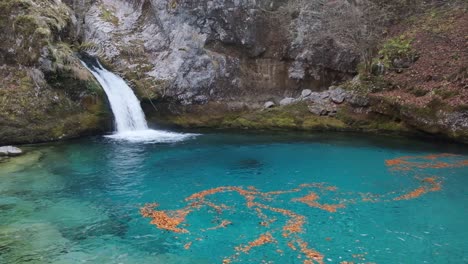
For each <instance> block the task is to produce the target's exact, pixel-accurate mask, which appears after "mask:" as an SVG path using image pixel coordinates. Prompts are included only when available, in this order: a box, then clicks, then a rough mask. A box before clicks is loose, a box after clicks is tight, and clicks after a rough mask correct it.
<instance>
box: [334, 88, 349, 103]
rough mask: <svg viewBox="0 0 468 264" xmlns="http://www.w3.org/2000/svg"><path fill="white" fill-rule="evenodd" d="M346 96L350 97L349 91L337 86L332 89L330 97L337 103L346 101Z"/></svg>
mask: <svg viewBox="0 0 468 264" xmlns="http://www.w3.org/2000/svg"><path fill="white" fill-rule="evenodd" d="M346 97H348V92H346V91H345V90H343V89H342V88H339V87H338V88H336V89H334V90H331V91H330V99H331V101H332V102H334V103H335V104H341V103H343V102H344V101H345V99H346Z"/></svg>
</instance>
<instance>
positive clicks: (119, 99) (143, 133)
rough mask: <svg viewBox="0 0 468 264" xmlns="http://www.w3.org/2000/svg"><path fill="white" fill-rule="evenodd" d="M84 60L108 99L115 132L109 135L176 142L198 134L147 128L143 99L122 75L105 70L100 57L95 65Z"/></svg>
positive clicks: (132, 139) (115, 137)
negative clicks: (141, 102)
mask: <svg viewBox="0 0 468 264" xmlns="http://www.w3.org/2000/svg"><path fill="white" fill-rule="evenodd" d="M81 63H82V64H83V66H84V67H86V68H87V69H88V70H89V71H90V72H91V73H92V74H93V76H94V77H95V78H96V80H97V81H98V82H99V83H100V84H101V86H102V88H103V89H104V91H105V93H106V95H107V98H108V100H109V104H110V107H111V109H112V113H113V114H114V119H115V128H116V131H115V133H114V134H113V135H111V136H108V137H110V138H114V139H122V140H127V141H134V142H138V141H143V142H174V141H180V140H184V139H186V138H189V137H193V136H195V134H186V133H174V132H168V131H163V130H153V129H148V124H147V123H146V118H145V114H144V112H143V109H142V108H141V105H140V101H139V100H138V98H137V97H136V96H135V93H133V90H132V89H131V88H130V87H129V86H128V85H127V83H125V81H124V80H123V79H122V78H121V77H120V76H118V75H116V74H114V73H112V72H110V71H108V70H106V69H105V68H104V67H103V66H102V65H101V64H100V63H99V62H98V61H97V60H96V61H95V63H93V64H86V63H84V62H83V61H82V62H81Z"/></svg>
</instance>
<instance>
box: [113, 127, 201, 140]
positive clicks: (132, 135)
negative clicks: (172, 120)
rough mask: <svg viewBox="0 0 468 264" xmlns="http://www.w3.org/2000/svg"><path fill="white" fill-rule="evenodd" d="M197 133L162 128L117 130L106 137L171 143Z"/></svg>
mask: <svg viewBox="0 0 468 264" xmlns="http://www.w3.org/2000/svg"><path fill="white" fill-rule="evenodd" d="M198 135H199V134H191V133H175V132H169V131H164V130H153V129H146V130H136V131H124V132H118V133H115V134H113V135H108V136H106V137H107V138H112V139H115V140H121V141H128V142H134V143H173V142H180V141H184V140H187V139H190V138H194V137H196V136H198Z"/></svg>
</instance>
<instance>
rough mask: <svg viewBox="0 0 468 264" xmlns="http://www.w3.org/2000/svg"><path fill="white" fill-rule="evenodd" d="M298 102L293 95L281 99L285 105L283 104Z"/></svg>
mask: <svg viewBox="0 0 468 264" xmlns="http://www.w3.org/2000/svg"><path fill="white" fill-rule="evenodd" d="M294 102H296V99H294V98H292V97H286V98H284V99H283V100H281V101H280V105H281V106H283V105H290V104H292V103H294Z"/></svg>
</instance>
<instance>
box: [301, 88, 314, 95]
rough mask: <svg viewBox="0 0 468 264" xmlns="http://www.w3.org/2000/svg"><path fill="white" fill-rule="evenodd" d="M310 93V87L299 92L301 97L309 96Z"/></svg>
mask: <svg viewBox="0 0 468 264" xmlns="http://www.w3.org/2000/svg"><path fill="white" fill-rule="evenodd" d="M311 93H312V91H311V90H310V89H304V90H302V92H301V97H307V96H309V95H310V94H311Z"/></svg>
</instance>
